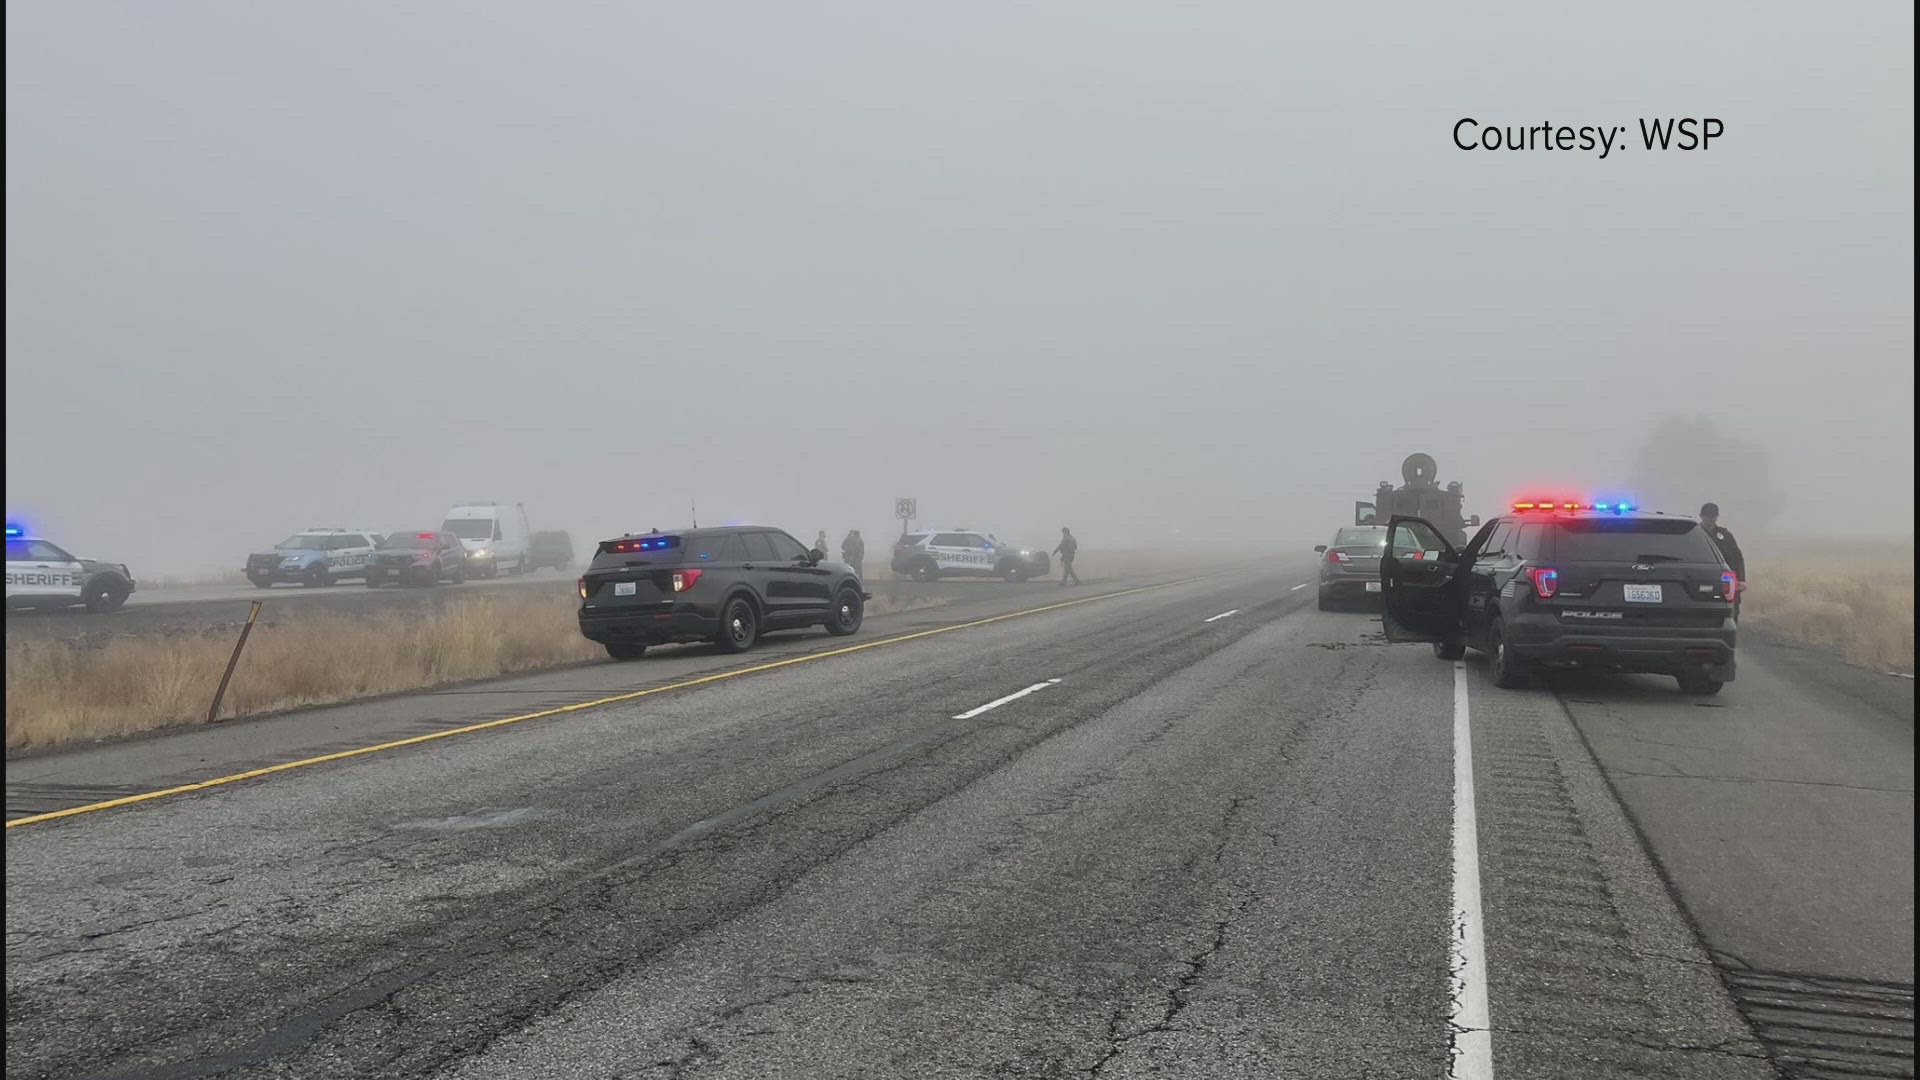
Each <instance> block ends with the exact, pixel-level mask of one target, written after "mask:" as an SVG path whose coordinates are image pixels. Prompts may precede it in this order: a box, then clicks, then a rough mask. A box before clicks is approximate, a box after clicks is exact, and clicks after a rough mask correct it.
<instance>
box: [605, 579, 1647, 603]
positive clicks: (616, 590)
mask: <svg viewBox="0 0 1920 1080" xmlns="http://www.w3.org/2000/svg"><path fill="white" fill-rule="evenodd" d="M639 587H640V586H639V583H638V582H633V581H616V582H614V583H613V595H615V596H632V595H633V593H634V590H635V589H637V588H639ZM1655 599H1658V597H1655Z"/></svg>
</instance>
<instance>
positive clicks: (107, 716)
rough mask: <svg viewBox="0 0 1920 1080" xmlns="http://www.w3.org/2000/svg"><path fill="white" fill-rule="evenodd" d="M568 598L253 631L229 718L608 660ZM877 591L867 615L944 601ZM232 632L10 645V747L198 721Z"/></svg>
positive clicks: (476, 601)
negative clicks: (582, 626)
mask: <svg viewBox="0 0 1920 1080" xmlns="http://www.w3.org/2000/svg"><path fill="white" fill-rule="evenodd" d="M577 603H578V602H577V601H576V600H574V599H573V598H572V597H569V596H552V595H538V596H534V595H519V594H513V593H506V594H501V593H483V594H479V595H476V596H473V597H468V598H463V599H461V600H459V601H457V602H455V603H452V604H449V605H447V606H446V607H444V608H440V609H438V610H435V611H429V612H382V613H376V614H368V615H321V616H316V617H313V618H304V619H297V620H284V619H283V620H280V621H279V622H277V623H276V624H274V625H271V626H269V625H264V624H263V625H261V626H258V627H256V628H255V629H254V632H253V636H252V637H251V638H250V639H249V640H248V642H247V650H246V653H245V655H244V656H243V657H242V658H241V661H240V667H239V669H238V670H236V671H235V672H234V676H233V685H232V686H231V687H230V688H229V689H228V691H227V699H226V701H225V702H224V703H223V704H222V707H221V719H223V720H225V719H233V718H236V717H244V716H254V715H258V714H260V713H267V712H274V711H278V710H281V709H291V708H297V707H299V706H303V705H328V704H337V703H339V702H344V701H352V700H355V699H358V698H367V697H375V696H378V695H380V694H391V693H395V692H398V691H403V690H419V689H424V688H427V687H431V686H440V685H444V684H447V683H453V682H461V681H465V680H469V679H483V678H489V677H492V676H496V675H509V674H513V673H516V672H525V671H535V670H539V669H541V668H550V667H555V666H558V665H561V664H568V663H575V662H578V661H582V660H593V659H599V658H601V657H604V656H605V655H606V654H605V653H604V652H603V651H601V649H600V647H599V646H598V645H595V644H594V643H592V642H590V641H587V640H586V639H584V638H582V637H581V636H580V630H579V628H578V626H577V625H576V624H575V621H574V613H575V611H576V610H577ZM940 603H944V601H941V600H937V599H913V600H904V601H903V600H901V599H898V598H894V597H888V596H884V595H883V596H877V597H875V598H874V600H873V601H872V603H870V604H869V605H868V608H867V610H868V613H869V614H873V615H883V614H886V613H887V612H889V611H898V610H905V609H908V608H917V607H928V606H934V605H937V604H940ZM233 642H234V634H233V633H232V632H230V631H221V632H216V633H184V634H168V635H156V636H149V637H131V638H123V639H118V640H114V641H110V642H107V643H105V644H104V645H98V646H89V645H87V644H86V643H84V642H75V641H63V640H57V639H52V640H48V639H36V638H30V637H27V638H21V639H17V640H16V639H14V638H11V637H10V638H9V639H8V640H7V682H6V688H7V749H8V750H24V749H39V748H44V747H50V746H59V745H63V744H67V743H75V742H86V741H90V740H95V739H106V738H112V737H115V736H120V735H130V734H134V733H137V732H143V731H152V730H155V729H157V728H163V727H171V726H175V725H180V724H194V723H202V722H204V721H205V720H206V714H207V705H208V704H209V703H210V702H211V701H212V699H213V691H214V688H215V687H216V686H217V685H218V684H219V682H220V673H221V672H222V671H223V670H225V668H226V664H227V659H228V657H229V656H230V655H231V654H232V652H233Z"/></svg>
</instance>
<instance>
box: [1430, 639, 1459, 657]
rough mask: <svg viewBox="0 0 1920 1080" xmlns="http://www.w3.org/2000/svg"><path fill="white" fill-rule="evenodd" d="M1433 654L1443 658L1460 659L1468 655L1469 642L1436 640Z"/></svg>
mask: <svg viewBox="0 0 1920 1080" xmlns="http://www.w3.org/2000/svg"><path fill="white" fill-rule="evenodd" d="M1433 655H1435V656H1437V657H1439V658H1440V659H1442V660H1458V659H1460V658H1461V657H1463V656H1465V655H1467V643H1466V642H1464V641H1436V642H1434V643H1433Z"/></svg>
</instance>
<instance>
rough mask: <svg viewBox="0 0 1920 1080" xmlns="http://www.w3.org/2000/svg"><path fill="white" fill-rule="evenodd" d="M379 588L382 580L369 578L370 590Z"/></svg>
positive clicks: (368, 585)
mask: <svg viewBox="0 0 1920 1080" xmlns="http://www.w3.org/2000/svg"><path fill="white" fill-rule="evenodd" d="M379 587H380V579H379V578H375V577H369V578H368V579H367V588H369V589H377V588H379Z"/></svg>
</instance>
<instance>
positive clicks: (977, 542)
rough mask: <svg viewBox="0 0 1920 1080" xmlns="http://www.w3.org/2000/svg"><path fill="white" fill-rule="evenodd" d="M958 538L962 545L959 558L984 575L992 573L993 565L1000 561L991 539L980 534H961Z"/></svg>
mask: <svg viewBox="0 0 1920 1080" xmlns="http://www.w3.org/2000/svg"><path fill="white" fill-rule="evenodd" d="M960 538H961V544H962V545H963V546H962V548H961V555H960V557H961V558H962V559H964V560H966V563H967V565H968V566H970V567H972V568H973V569H975V570H977V571H979V572H981V573H984V574H990V573H992V572H993V566H994V564H995V563H996V562H998V561H1000V552H999V550H998V549H997V547H996V546H995V545H994V542H993V539H992V538H991V537H988V536H983V535H981V534H980V533H961V534H960Z"/></svg>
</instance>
